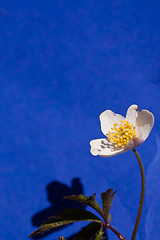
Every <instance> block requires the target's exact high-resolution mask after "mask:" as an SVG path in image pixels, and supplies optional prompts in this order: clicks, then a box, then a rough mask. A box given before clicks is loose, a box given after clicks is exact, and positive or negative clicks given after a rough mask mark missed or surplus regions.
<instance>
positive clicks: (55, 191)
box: [32, 178, 85, 240]
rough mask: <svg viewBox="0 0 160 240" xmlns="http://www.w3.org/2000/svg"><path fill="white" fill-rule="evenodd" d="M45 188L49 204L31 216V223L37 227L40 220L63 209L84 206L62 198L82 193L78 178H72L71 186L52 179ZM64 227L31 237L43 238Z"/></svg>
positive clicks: (70, 239)
mask: <svg viewBox="0 0 160 240" xmlns="http://www.w3.org/2000/svg"><path fill="white" fill-rule="evenodd" d="M46 190H47V195H48V201H49V203H50V204H51V206H50V207H49V208H46V209H43V210H42V211H40V212H38V213H36V214H35V215H34V216H33V217H32V225H33V226H35V227H39V226H40V225H41V224H42V222H43V221H45V220H46V219H47V218H48V217H50V216H53V215H57V214H58V213H59V212H61V211H63V210H65V209H66V208H73V207H76V208H81V209H82V208H85V206H84V205H82V204H80V203H77V202H75V201H71V200H68V199H64V198H63V197H65V196H68V195H76V194H81V193H83V186H82V184H81V182H80V179H79V178H74V179H73V180H72V185H71V187H69V186H67V185H66V184H64V183H60V182H57V181H53V182H51V183H49V184H48V185H47V187H46ZM64 227H65V226H63V227H59V228H56V229H55V230H53V231H50V232H48V233H45V234H43V235H39V236H35V237H32V239H40V238H45V237H46V236H48V235H49V234H51V233H52V232H55V231H58V230H60V229H62V228H64ZM73 238H74V235H73V236H71V237H69V238H68V240H72V239H73Z"/></svg>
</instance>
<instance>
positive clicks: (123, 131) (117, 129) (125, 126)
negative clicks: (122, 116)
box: [106, 120, 136, 147]
mask: <svg viewBox="0 0 160 240" xmlns="http://www.w3.org/2000/svg"><path fill="white" fill-rule="evenodd" d="M111 130H112V131H109V132H108V133H107V135H106V136H107V137H108V139H109V141H110V142H111V143H115V147H125V146H126V145H127V144H128V142H129V141H130V140H132V139H133V138H135V137H136V129H135V127H134V125H133V124H130V123H129V122H128V121H126V120H124V121H123V120H121V124H118V123H115V124H114V127H112V128H111Z"/></svg>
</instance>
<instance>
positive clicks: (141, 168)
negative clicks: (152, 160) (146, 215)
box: [131, 149, 145, 240]
mask: <svg viewBox="0 0 160 240" xmlns="http://www.w3.org/2000/svg"><path fill="white" fill-rule="evenodd" d="M133 152H134V153H135V155H136V157H137V160H138V163H139V167H140V171H141V179H142V185H141V198H140V203H139V209H138V214H137V219H136V223H135V226H134V230H133V233H132V238H131V240H135V238H136V234H137V230H138V226H139V222H140V219H141V213H142V208H143V201H144V194H145V176H144V169H143V164H142V161H141V158H140V156H139V154H138V152H137V150H136V149H133Z"/></svg>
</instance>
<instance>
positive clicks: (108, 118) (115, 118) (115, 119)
mask: <svg viewBox="0 0 160 240" xmlns="http://www.w3.org/2000/svg"><path fill="white" fill-rule="evenodd" d="M99 118H100V122H101V131H102V132H103V134H104V135H105V136H106V134H107V133H108V131H110V130H111V127H113V125H114V123H120V121H121V120H125V118H124V117H123V116H122V115H120V114H115V113H114V112H112V111H111V110H106V111H104V112H103V113H101V115H100V116H99Z"/></svg>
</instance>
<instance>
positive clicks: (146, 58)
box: [0, 0, 160, 240]
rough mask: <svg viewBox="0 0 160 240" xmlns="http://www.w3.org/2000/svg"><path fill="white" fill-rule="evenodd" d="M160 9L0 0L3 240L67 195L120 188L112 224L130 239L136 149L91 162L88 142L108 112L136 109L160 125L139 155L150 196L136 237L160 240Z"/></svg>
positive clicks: (21, 232)
mask: <svg viewBox="0 0 160 240" xmlns="http://www.w3.org/2000/svg"><path fill="white" fill-rule="evenodd" d="M159 12H160V2H159V1H144V0H142V1H138V0H136V1H127V0H126V1H122V0H119V1H118V0H116V1H113V0H107V1H95V0H82V1H74V0H63V1H62V0H60V1H55V0H52V1H51V0H46V1H41V0H39V1H35V0H32V1H28V0H23V1H18V0H15V1H9V0H8V1H0V35H1V36H0V57H1V61H0V116H1V117H0V129H1V131H0V159H1V167H0V174H1V175H0V181H1V186H0V191H1V192H0V194H1V197H0V206H1V214H0V219H1V223H0V238H1V239H3V240H9V239H16V240H22V239H26V237H27V236H28V235H29V234H30V233H31V232H32V231H34V230H35V229H36V225H38V223H39V221H40V220H42V218H43V216H45V214H46V215H47V214H48V211H50V210H51V212H52V213H54V212H56V211H58V210H60V206H59V204H58V203H59V202H61V200H60V199H61V197H62V195H63V193H65V194H66V193H71V192H73V193H74V192H76V191H77V192H84V193H85V194H86V195H88V196H89V195H91V194H93V193H95V192H96V193H97V199H98V200H99V201H100V197H99V195H100V193H101V192H103V191H105V190H106V189H107V188H109V187H113V188H114V189H115V190H118V191H117V194H116V197H115V200H114V202H113V206H112V214H113V221H112V225H114V226H115V227H116V228H117V229H118V230H119V231H120V232H122V233H123V234H124V235H125V236H126V238H127V239H130V236H131V234H132V230H133V226H134V221H135V218H136V214H137V207H138V203H139V195H140V173H139V168H138V163H137V161H136V159H135V157H134V155H133V153H132V152H128V153H126V154H123V155H119V156H116V157H112V158H101V157H93V156H92V155H91V154H90V151H89V150H90V146H89V142H90V140H92V139H94V138H100V137H102V136H103V135H102V133H101V131H100V124H99V114H100V113H101V112H102V111H104V110H106V109H112V110H113V111H115V112H118V113H121V114H125V112H126V110H127V108H128V107H129V106H130V105H131V104H133V103H136V104H138V105H139V107H140V109H142V108H146V109H148V110H150V111H151V112H153V113H154V115H155V119H156V122H155V125H154V129H153V131H152V132H151V135H150V137H149V139H147V141H146V142H145V143H144V144H143V145H141V146H140V147H139V149H138V150H139V152H140V155H141V156H142V159H143V163H144V168H145V174H146V197H145V204H144V210H143V214H142V220H141V223H140V228H139V231H138V236H137V240H138V239H139V240H144V239H145V240H150V239H152V240H157V239H158V238H159V228H160V217H159V214H157V213H158V212H159V211H160V203H159V197H160V190H159V189H160V179H159V172H160V152H159V150H158V149H160V127H159V126H160V105H159V100H160V75H159V74H160V65H159V63H160V44H159V43H160V15H159ZM158 146H159V148H158ZM77 178H79V179H77ZM72 181H73V182H72ZM71 184H72V186H71ZM46 187H47V189H46ZM46 190H47V191H46ZM57 199H58V200H57ZM62 202H63V201H62ZM81 226H82V224H74V225H72V226H70V227H66V228H64V229H62V230H59V231H56V232H55V233H53V234H51V235H48V236H47V237H46V238H45V239H46V240H51V239H52V240H53V239H55V240H56V239H57V238H58V236H60V235H63V236H65V237H69V236H71V235H72V234H74V233H75V232H76V231H78V230H79V229H80V227H81ZM108 234H109V239H112V240H113V239H115V240H116V239H117V238H116V236H114V235H112V234H111V233H110V232H108Z"/></svg>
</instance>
